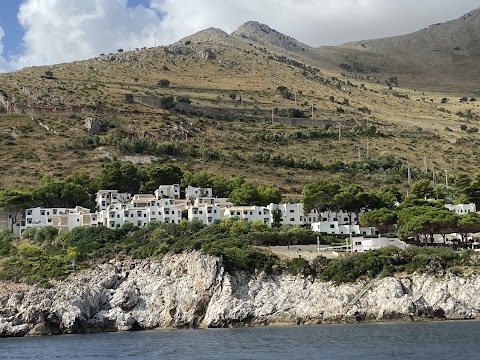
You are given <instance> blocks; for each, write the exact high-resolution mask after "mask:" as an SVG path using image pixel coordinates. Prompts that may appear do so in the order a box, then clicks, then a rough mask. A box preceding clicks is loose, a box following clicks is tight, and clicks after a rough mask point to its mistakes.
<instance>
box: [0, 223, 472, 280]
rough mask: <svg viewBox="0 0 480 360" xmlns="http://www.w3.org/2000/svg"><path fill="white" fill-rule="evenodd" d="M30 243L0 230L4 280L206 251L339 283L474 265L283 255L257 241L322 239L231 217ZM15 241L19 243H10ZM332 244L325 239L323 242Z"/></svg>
mask: <svg viewBox="0 0 480 360" xmlns="http://www.w3.org/2000/svg"><path fill="white" fill-rule="evenodd" d="M40 231H44V232H45V233H44V234H43V235H42V236H36V234H34V231H32V233H30V234H29V239H30V240H29V241H26V240H21V241H20V240H19V239H15V238H12V235H11V233H9V232H2V233H0V251H1V255H2V266H1V267H0V279H2V280H10V281H17V282H27V283H35V284H39V285H40V286H49V285H50V283H49V281H50V280H52V279H62V278H65V277H66V276H67V275H68V274H70V273H72V272H73V271H74V267H73V263H72V261H73V260H74V259H75V270H77V271H78V270H81V269H85V268H88V267H91V266H94V265H95V264H98V263H101V262H105V261H108V260H110V259H118V260H121V259H124V258H127V257H131V258H135V259H146V258H153V259H159V258H161V257H163V256H164V255H166V254H169V253H170V254H172V253H180V252H184V251H192V250H200V251H202V252H205V253H207V254H210V255H214V256H221V257H222V259H223V262H224V264H225V266H226V268H227V270H228V271H235V270H241V271H246V272H254V271H255V270H259V271H265V272H266V273H271V274H272V273H279V272H281V271H288V272H289V273H291V274H293V275H304V276H312V277H313V278H318V279H321V280H324V281H334V282H335V283H337V284H340V283H343V282H352V281H355V280H357V279H359V278H361V277H372V276H376V275H377V274H379V273H381V274H383V275H390V274H392V273H395V272H408V273H411V272H414V271H418V272H427V273H430V274H435V275H437V274H441V273H442V272H444V271H445V270H446V269H447V268H450V267H452V266H464V265H472V264H473V262H472V261H473V260H472V253H470V252H464V253H459V252H455V251H453V250H451V249H431V248H418V249H413V250H408V251H405V252H403V251H401V250H399V249H397V248H386V249H382V250H378V251H371V252H368V253H365V254H356V255H353V256H350V257H341V258H338V259H327V258H324V257H322V256H319V257H318V258H316V259H315V260H314V261H312V262H311V263H309V262H307V261H306V260H305V259H303V258H295V259H292V260H281V259H279V258H278V257H277V256H275V255H272V254H271V253H269V252H267V251H264V250H259V249H258V248H257V247H256V246H260V245H262V246H265V245H278V244H279V243H285V242H288V243H290V244H313V243H316V238H317V236H318V234H316V233H312V232H311V231H310V230H306V229H302V228H300V227H292V226H283V227H280V228H268V227H267V226H265V225H264V224H262V223H260V222H254V223H246V222H244V221H242V220H227V221H223V222H220V223H217V224H214V225H210V226H204V225H202V224H201V223H199V222H192V223H188V222H186V221H184V222H182V223H181V224H179V225H176V224H164V223H150V224H148V226H147V227H145V228H138V227H135V226H133V225H132V224H125V225H124V226H123V227H121V228H118V229H108V228H105V227H98V228H77V229H74V230H73V231H71V232H68V233H65V234H62V235H60V236H58V237H56V238H53V237H52V236H51V234H52V232H51V231H49V230H48V229H47V230H43V229H42V230H40ZM12 240H14V242H15V246H13V245H12ZM324 240H325V241H329V240H330V241H331V238H330V239H329V238H328V236H327V237H324V236H321V241H322V242H323V241H324Z"/></svg>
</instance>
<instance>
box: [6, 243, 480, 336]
mask: <svg viewBox="0 0 480 360" xmlns="http://www.w3.org/2000/svg"><path fill="white" fill-rule="evenodd" d="M367 284H368V282H367V281H359V282H357V283H355V284H343V285H338V286H337V285H334V284H332V283H330V282H320V281H317V280H315V281H312V279H307V278H303V277H294V276H291V275H286V274H283V275H267V274H264V273H257V274H254V275H251V276H249V275H247V274H245V273H240V272H238V273H234V274H229V273H227V272H226V271H225V267H224V265H223V263H222V260H221V259H219V258H215V257H212V256H208V255H204V254H202V253H199V252H191V253H184V254H179V255H173V256H167V257H165V258H163V259H162V260H142V261H124V262H116V263H114V262H111V263H108V264H102V265H99V266H98V267H97V268H95V269H92V270H85V271H83V272H80V273H78V274H74V275H72V276H71V277H70V278H68V279H67V280H65V281H57V282H55V283H54V284H53V287H52V288H51V289H41V288H37V287H35V286H27V285H23V284H20V285H17V284H11V283H1V288H2V291H0V337H9V336H25V335H49V334H75V333H99V332H117V331H138V330H160V329H162V330H163V329H185V328H193V329H196V328H228V327H260V326H292V325H319V324H351V323H382V322H419V321H445V320H446V321H449V320H452V321H456V320H478V317H479V311H478V310H479V309H480V299H479V298H478V295H477V294H478V292H479V291H480V278H479V277H470V278H462V277H458V276H455V275H451V274H447V275H445V276H443V277H442V278H435V277H433V276H426V275H412V276H408V277H398V276H393V277H386V278H381V279H376V280H375V281H374V283H373V285H371V286H370V285H369V286H370V287H369V288H368V290H367V291H366V292H365V293H364V294H363V296H361V297H360V298H359V299H358V301H356V302H355V303H353V304H351V301H352V299H354V298H355V297H356V295H358V294H359V293H360V292H362V289H364V288H366V285H367Z"/></svg>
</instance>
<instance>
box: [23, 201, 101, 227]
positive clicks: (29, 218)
mask: <svg viewBox="0 0 480 360" xmlns="http://www.w3.org/2000/svg"><path fill="white" fill-rule="evenodd" d="M98 224H99V223H98V215H97V213H91V212H90V209H86V208H83V207H80V206H77V207H76V208H74V209H66V208H40V207H36V208H32V209H27V210H26V212H25V220H22V222H21V226H20V227H21V229H22V230H24V229H26V228H28V227H44V226H52V227H55V228H57V229H58V230H59V231H69V230H72V229H73V228H76V227H94V226H98Z"/></svg>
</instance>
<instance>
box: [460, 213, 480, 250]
mask: <svg viewBox="0 0 480 360" xmlns="http://www.w3.org/2000/svg"><path fill="white" fill-rule="evenodd" d="M458 232H459V233H460V235H461V237H462V243H463V244H465V243H466V241H467V236H468V234H470V233H477V232H480V215H479V214H477V213H468V214H465V215H461V216H460V218H459V220H458Z"/></svg>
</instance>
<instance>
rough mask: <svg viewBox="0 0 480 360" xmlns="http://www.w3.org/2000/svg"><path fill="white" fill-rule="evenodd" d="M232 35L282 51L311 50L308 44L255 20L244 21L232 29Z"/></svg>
mask: <svg viewBox="0 0 480 360" xmlns="http://www.w3.org/2000/svg"><path fill="white" fill-rule="evenodd" d="M232 36H233V37H235V38H237V39H240V40H243V41H247V42H252V43H255V44H256V45H263V46H269V47H274V48H277V49H280V50H282V51H288V52H305V51H307V50H312V48H311V47H310V46H308V45H306V44H304V43H301V42H300V41H298V40H295V39H294V38H291V37H290V36H287V35H284V34H282V33H280V32H278V31H277V30H274V29H272V28H270V27H269V26H268V25H265V24H261V23H259V22H257V21H248V22H246V23H245V24H243V25H241V26H240V27H239V28H238V29H237V30H236V31H234V32H233V33H232Z"/></svg>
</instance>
